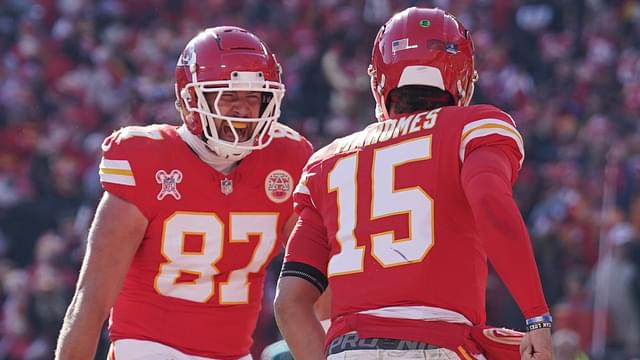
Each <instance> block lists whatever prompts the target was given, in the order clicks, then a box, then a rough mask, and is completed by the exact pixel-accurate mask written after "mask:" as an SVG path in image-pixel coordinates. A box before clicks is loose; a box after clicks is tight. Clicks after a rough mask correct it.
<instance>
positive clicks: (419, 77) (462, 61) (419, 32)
mask: <svg viewBox="0 0 640 360" xmlns="http://www.w3.org/2000/svg"><path fill="white" fill-rule="evenodd" d="M473 53H474V49H473V40H472V39H471V34H470V33H469V31H467V29H465V27H464V25H462V23H461V22H460V21H459V20H458V19H456V18H455V17H454V16H453V15H451V14H449V13H447V12H445V11H443V10H440V9H427V8H417V7H411V8H408V9H406V10H404V11H402V12H399V13H397V14H395V15H394V16H393V17H392V18H391V19H389V21H387V23H386V24H385V25H383V26H382V27H381V28H380V30H379V31H378V35H377V36H376V40H375V42H374V44H373V52H372V55H371V65H370V66H369V75H370V76H371V90H372V91H373V96H374V97H375V99H376V115H377V117H378V119H379V120H385V119H388V118H389V113H388V109H387V104H386V100H387V97H388V96H389V93H390V92H391V90H393V89H395V88H399V87H402V86H405V85H427V86H433V87H436V88H438V89H440V90H443V91H447V92H448V93H450V94H451V95H452V96H453V99H454V102H455V104H456V105H458V106H466V105H468V104H469V102H470V101H471V97H472V96H473V83H474V81H476V80H477V78H478V75H477V72H476V70H475V68H474V59H473Z"/></svg>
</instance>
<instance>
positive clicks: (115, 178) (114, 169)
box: [98, 158, 136, 186]
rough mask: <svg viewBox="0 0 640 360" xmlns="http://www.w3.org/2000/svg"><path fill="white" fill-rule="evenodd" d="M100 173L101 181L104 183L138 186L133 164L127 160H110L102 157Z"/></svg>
mask: <svg viewBox="0 0 640 360" xmlns="http://www.w3.org/2000/svg"><path fill="white" fill-rule="evenodd" d="M98 174H99V175H100V181H102V182H104V183H112V184H120V185H127V186H136V180H135V178H134V177H133V172H132V171H131V165H130V164H129V162H128V161H127V160H109V159H105V158H102V161H100V170H99V172H98Z"/></svg>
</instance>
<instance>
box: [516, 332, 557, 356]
mask: <svg viewBox="0 0 640 360" xmlns="http://www.w3.org/2000/svg"><path fill="white" fill-rule="evenodd" d="M552 352H553V349H552V347H551V329H549V328H544V329H538V330H533V331H530V332H528V333H526V334H525V335H524V338H522V342H521V343H520V357H521V358H522V360H551V359H552V358H553V357H552Z"/></svg>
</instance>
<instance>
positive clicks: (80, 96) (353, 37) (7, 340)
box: [0, 0, 640, 360]
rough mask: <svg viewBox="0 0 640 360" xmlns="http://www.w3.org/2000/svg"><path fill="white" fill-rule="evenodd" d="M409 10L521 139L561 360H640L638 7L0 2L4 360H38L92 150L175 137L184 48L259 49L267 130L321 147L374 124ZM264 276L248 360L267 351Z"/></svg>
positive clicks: (90, 192) (499, 292) (89, 183)
mask: <svg viewBox="0 0 640 360" xmlns="http://www.w3.org/2000/svg"><path fill="white" fill-rule="evenodd" d="M410 5H424V6H438V7H440V8H443V9H447V10H449V11H451V12H452V13H454V14H456V15H457V16H458V17H459V18H460V19H461V20H462V21H463V22H464V23H465V24H466V26H467V27H468V28H469V29H471V31H472V34H473V37H474V40H475V45H476V63H477V64H476V65H477V68H478V72H479V75H480V80H479V83H478V86H477V88H476V89H477V90H476V95H475V98H474V102H476V103H491V104H494V105H497V106H499V107H502V108H503V109H505V110H506V111H508V112H510V113H511V114H512V115H513V117H514V118H515V120H516V122H517V123H518V125H519V129H520V131H521V132H522V134H523V135H524V139H525V142H526V153H527V158H526V161H525V163H524V167H523V169H522V171H521V173H520V179H519V182H518V184H517V186H516V188H515V189H514V192H515V194H516V197H517V200H518V203H519V205H520V207H521V211H522V214H523V216H524V218H525V221H526V222H527V225H528V227H529V230H530V234H531V238H532V244H533V247H534V250H535V253H536V258H537V261H538V266H539V268H540V273H541V277H542V281H543V285H544V289H545V293H546V296H547V299H548V301H549V304H550V306H551V307H552V313H553V315H554V318H555V324H554V325H555V333H554V346H555V349H556V359H558V360H566V359H572V360H573V359H587V358H596V359H598V358H602V359H604V358H606V359H614V360H615V359H634V358H640V125H639V124H640V2H639V1H637V0H556V1H551V0H514V1H511V0H456V1H453V0H435V1H410V0H316V1H312V0H244V1H241V0H234V1H225V0H206V1H205V0H182V1H180V0H136V1H126V0H0V359H8V360H9V359H10V360H13V359H29V360H35V359H51V358H52V349H53V347H54V344H55V339H56V337H57V333H58V331H59V327H60V325H61V320H62V317H63V315H64V312H65V309H66V306H67V304H68V302H69V300H70V297H71V295H72V293H73V287H74V284H75V279H76V277H77V271H78V269H79V266H80V262H81V259H82V255H83V251H84V242H85V239H86V232H87V228H88V226H89V223H90V221H91V218H92V216H93V211H94V208H95V206H96V203H97V199H98V198H99V197H100V195H101V188H100V184H99V181H98V175H97V163H98V161H99V158H100V143H101V141H102V139H103V138H104V137H105V136H106V135H108V134H109V133H110V132H111V131H113V130H114V129H117V128H119V127H122V126H125V125H131V124H136V125H145V124H150V123H172V124H179V123H180V120H179V117H178V115H177V113H176V111H175V109H174V88H173V83H174V78H173V76H174V69H175V64H176V59H177V57H178V54H179V52H180V51H181V50H182V48H183V47H184V45H185V44H186V42H187V41H188V39H190V38H191V37H192V36H193V35H194V34H196V33H197V32H198V31H199V30H201V29H203V28H205V27H208V26H216V25H237V26H242V27H245V28H247V29H249V30H252V31H254V32H255V33H256V34H257V35H259V36H260V37H261V38H262V39H263V40H265V41H266V42H267V43H268V44H270V46H271V47H272V48H273V50H274V51H275V53H276V54H277V56H278V58H279V60H280V62H281V64H282V66H283V69H284V76H283V79H284V82H285V84H286V88H287V94H286V100H285V104H284V105H283V115H282V118H281V120H282V121H283V122H285V123H287V124H289V125H290V126H292V127H293V128H294V129H297V130H299V131H300V132H302V133H303V134H305V135H306V136H307V137H309V138H310V140H312V142H313V143H314V145H315V146H316V147H320V146H322V145H324V144H326V143H327V142H328V141H330V140H331V139H332V138H334V137H336V136H341V135H344V134H346V133H348V132H351V131H353V130H356V129H359V128H361V127H363V126H364V125H365V124H367V123H369V122H372V121H374V109H373V100H372V97H371V95H370V89H369V79H368V76H367V72H366V69H367V66H368V64H369V58H370V49H371V45H372V43H373V37H374V36H375V33H376V32H377V30H378V28H379V26H380V25H381V24H382V23H383V22H384V21H385V20H386V19H387V18H388V17H389V16H390V15H391V14H393V13H394V12H395V11H398V10H400V9H403V8H404V7H406V6H410ZM149 156H154V155H153V154H149ZM278 268H279V267H278V264H277V262H276V263H275V264H273V265H272V266H271V268H270V269H271V270H272V271H271V272H270V275H269V281H268V282H267V285H266V287H265V291H266V294H267V296H266V297H265V299H266V300H265V306H264V308H265V312H264V314H263V316H262V317H261V319H260V323H259V327H258V330H257V332H256V344H255V347H254V350H255V354H254V356H255V355H257V354H259V351H260V350H261V349H262V348H263V347H264V346H265V345H266V344H268V343H270V342H272V341H275V340H277V339H278V333H277V330H276V328H275V324H274V322H273V320H272V316H271V306H270V303H269V302H270V298H271V296H272V293H273V287H274V285H275V280H276V277H277V271H278ZM487 296H488V303H489V304H488V307H489V308H488V312H489V321H490V322H491V323H492V324H494V325H502V326H507V327H511V328H516V329H520V330H522V328H523V319H522V317H521V315H519V311H518V309H517V307H516V306H515V304H514V303H513V301H512V300H511V298H510V297H509V295H508V292H507V291H506V290H505V289H504V287H503V286H502V285H501V283H500V281H499V279H498V278H497V277H495V276H492V277H491V278H490V286H489V289H488V291H487ZM106 343H107V340H106V337H104V338H103V340H102V341H101V345H100V351H99V354H98V356H99V357H100V358H102V359H104V358H105V355H104V348H105V344H106Z"/></svg>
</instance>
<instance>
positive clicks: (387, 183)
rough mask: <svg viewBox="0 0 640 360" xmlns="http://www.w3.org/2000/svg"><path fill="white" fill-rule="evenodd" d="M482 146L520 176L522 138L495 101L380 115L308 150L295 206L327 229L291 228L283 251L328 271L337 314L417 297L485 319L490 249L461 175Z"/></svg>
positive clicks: (288, 257)
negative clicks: (311, 232) (313, 232)
mask: <svg viewBox="0 0 640 360" xmlns="http://www.w3.org/2000/svg"><path fill="white" fill-rule="evenodd" d="M484 146H491V147H494V148H495V149H499V150H500V151H501V152H502V153H503V154H504V156H505V157H506V158H508V159H509V162H510V163H511V165H512V169H513V176H512V179H513V181H515V178H516V175H517V171H518V170H519V168H520V166H521V164H522V161H523V158H524V149H523V141H522V138H521V136H520V134H519V133H518V131H517V130H516V127H515V123H514V122H513V119H512V118H511V117H510V116H509V115H508V114H506V113H505V112H503V111H501V110H499V109H497V108H496V107H493V106H490V105H474V106H468V107H444V108H440V109H436V110H433V111H428V112H423V113H416V114H412V115H409V116H405V117H402V118H399V119H392V120H387V121H385V122H379V123H374V124H371V125H370V126H368V127H367V128H366V129H364V130H363V131H360V132H357V133H355V134H352V135H350V136H348V137H345V138H341V139H338V140H336V141H334V142H333V143H331V144H330V145H328V146H327V147H325V148H323V149H321V150H319V151H318V152H317V153H316V154H314V155H313V156H312V157H311V159H310V160H309V162H308V164H307V165H306V166H305V170H304V171H303V174H302V180H301V182H300V184H299V185H298V186H297V188H296V190H295V192H294V199H295V206H296V211H298V212H299V213H300V212H302V210H304V209H305V208H312V209H314V211H316V212H317V213H318V214H319V215H320V217H321V218H322V222H323V225H324V228H325V229H326V239H319V240H317V241H315V240H310V238H309V237H305V234H302V233H301V234H297V233H295V234H294V236H293V237H292V238H291V239H290V242H289V244H288V248H287V253H286V257H285V261H286V262H287V263H288V262H300V263H305V264H307V265H311V266H313V267H314V268H316V269H318V270H320V271H321V272H323V273H324V275H326V276H327V278H328V280H329V287H331V288H332V289H333V291H332V319H335V318H337V317H340V316H342V315H345V314H353V313H357V312H362V311H366V310H372V309H379V308H383V307H389V306H416V305H418V306H430V307H438V308H443V309H448V310H453V311H456V312H458V313H459V314H462V315H464V316H465V317H466V318H467V319H468V320H470V322H471V323H473V324H482V323H484V321H485V286H486V279H487V265H486V264H487V254H486V251H485V249H484V247H483V246H482V243H481V241H482V239H480V238H479V236H478V231H477V229H476V225H475V223H474V216H473V213H472V209H471V208H470V206H469V203H468V201H467V199H466V197H465V193H464V191H463V188H462V184H461V169H462V165H463V163H464V161H465V159H466V158H467V156H468V155H469V154H470V153H472V152H473V151H474V150H476V149H478V148H480V147H484ZM298 235H299V236H300V239H297V236H298ZM303 238H304V239H303ZM323 242H324V243H323ZM536 274H537V272H536ZM521 286H531V285H530V284H523V285H521ZM543 305H544V302H543ZM544 306H546V305H544Z"/></svg>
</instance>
